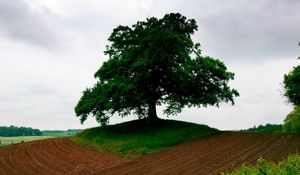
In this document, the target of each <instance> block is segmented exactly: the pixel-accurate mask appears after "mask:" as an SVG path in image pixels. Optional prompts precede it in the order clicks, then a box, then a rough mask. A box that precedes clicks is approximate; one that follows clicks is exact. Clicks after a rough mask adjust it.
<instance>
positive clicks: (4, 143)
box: [0, 136, 53, 146]
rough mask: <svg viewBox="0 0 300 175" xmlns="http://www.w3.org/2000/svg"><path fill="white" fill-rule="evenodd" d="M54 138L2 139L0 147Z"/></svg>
mask: <svg viewBox="0 0 300 175" xmlns="http://www.w3.org/2000/svg"><path fill="white" fill-rule="evenodd" d="M49 138H53V137H52V136H17V137H0V141H1V144H0V146H7V145H11V144H16V143H22V142H30V141H34V140H42V139H49Z"/></svg>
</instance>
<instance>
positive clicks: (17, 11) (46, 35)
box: [0, 0, 61, 49]
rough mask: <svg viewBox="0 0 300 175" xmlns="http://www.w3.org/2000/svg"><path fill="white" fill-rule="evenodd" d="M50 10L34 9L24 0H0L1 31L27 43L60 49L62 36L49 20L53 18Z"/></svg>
mask: <svg viewBox="0 0 300 175" xmlns="http://www.w3.org/2000/svg"><path fill="white" fill-rule="evenodd" d="M48 12H49V11H47V9H46V8H45V9H43V11H37V10H34V9H32V8H31V7H30V6H29V5H28V4H27V3H26V2H24V1H22V0H9V1H7V0H0V24H1V28H0V31H1V30H2V32H3V33H4V34H5V35H7V36H8V37H10V38H13V39H17V40H20V41H23V42H25V43H30V44H34V45H35V46H39V47H43V48H47V49H58V48H60V47H61V42H60V36H59V33H57V31H54V30H53V26H52V27H51V26H50V24H49V21H47V18H51V14H47V13H48ZM45 13H46V16H45Z"/></svg>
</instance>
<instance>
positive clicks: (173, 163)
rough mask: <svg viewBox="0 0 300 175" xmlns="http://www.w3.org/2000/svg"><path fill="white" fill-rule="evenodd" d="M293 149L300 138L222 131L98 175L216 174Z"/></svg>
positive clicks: (298, 145) (299, 148) (277, 157)
mask: <svg viewBox="0 0 300 175" xmlns="http://www.w3.org/2000/svg"><path fill="white" fill-rule="evenodd" d="M297 151H300V137H296V136H291V135H277V134H259V133H237V132H223V133H222V134H219V135H216V136H211V137H207V138H204V139H198V140H194V141H191V142H188V143H185V144H181V145H179V146H175V147H173V148H170V149H167V150H165V151H162V152H159V153H155V154H152V155H149V156H145V157H143V158H140V159H137V160H135V161H132V162H128V163H124V164H121V165H119V166H117V167H113V168H108V169H105V170H102V171H100V172H98V174H103V175H114V174H118V175H124V174H130V175H137V174H138V175H141V174H151V175H153V174H172V175H175V174H178V175H179V174H180V175H183V174H184V175H195V174H197V175H202V174H203V175H208V174H220V173H221V172H226V171H230V170H232V169H233V168H235V167H238V166H240V165H241V163H242V162H248V163H255V162H256V160H257V159H258V158H259V157H261V156H262V157H264V158H265V159H267V160H270V161H274V162H278V161H279V160H281V159H283V158H286V157H287V155H288V154H291V153H296V152H297Z"/></svg>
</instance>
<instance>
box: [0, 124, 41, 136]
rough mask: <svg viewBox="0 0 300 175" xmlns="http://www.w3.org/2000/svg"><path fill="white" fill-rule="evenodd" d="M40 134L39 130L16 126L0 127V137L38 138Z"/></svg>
mask: <svg viewBox="0 0 300 175" xmlns="http://www.w3.org/2000/svg"><path fill="white" fill-rule="evenodd" d="M40 135H42V132H41V131H40V130H39V129H32V128H30V127H17V126H0V136H6V137H10V136H40Z"/></svg>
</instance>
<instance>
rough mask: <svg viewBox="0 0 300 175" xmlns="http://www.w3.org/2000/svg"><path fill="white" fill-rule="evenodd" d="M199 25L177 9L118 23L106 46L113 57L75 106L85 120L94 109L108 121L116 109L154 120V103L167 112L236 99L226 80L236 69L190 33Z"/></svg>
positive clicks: (155, 117) (229, 78) (167, 113)
mask: <svg viewBox="0 0 300 175" xmlns="http://www.w3.org/2000/svg"><path fill="white" fill-rule="evenodd" d="M197 28H198V27H197V24H196V21H195V20H194V19H187V18H186V17H184V16H182V15H181V14H179V13H170V14H166V15H165V16H164V17H163V18H162V19H157V18H155V17H152V18H148V19H147V20H146V21H138V22H137V23H136V24H134V25H132V26H131V27H129V26H118V27H117V28H115V29H114V30H113V32H112V34H111V35H110V37H109V39H108V40H109V41H110V44H109V45H108V46H107V47H106V51H105V54H106V55H108V56H109V59H108V60H107V61H106V62H104V63H103V64H102V66H101V67H100V68H99V70H98V71H97V72H96V73H95V75H94V77H95V78H96V79H97V83H96V84H95V85H94V87H92V88H88V89H86V90H85V91H84V92H83V95H82V97H81V99H80V100H79V102H78V104H77V106H76V107H75V113H76V115H77V116H78V117H80V120H81V122H84V121H85V120H86V119H87V117H88V116H89V114H92V115H93V116H95V118H96V120H97V121H98V122H100V123H101V124H104V123H106V122H107V121H108V119H109V117H110V116H112V115H113V114H115V113H116V114H119V115H121V116H127V115H129V114H136V115H137V116H138V117H139V118H147V119H149V121H155V120H156V119H157V114H156V106H157V105H162V104H165V105H166V108H165V110H164V113H165V114H166V115H174V114H177V113H179V112H181V110H182V108H184V107H185V106H188V107H192V106H195V107H202V106H204V107H206V106H208V105H215V106H218V105H219V103H220V102H231V103H232V104H234V99H233V98H234V97H235V96H238V95H239V94H238V92H237V91H236V90H235V89H231V88H230V87H229V86H228V82H229V81H230V80H232V79H233V78H234V73H232V72H229V71H227V68H226V66H225V65H224V63H223V62H221V61H220V60H218V59H214V58H211V57H209V56H202V55H201V50H200V44H199V43H194V42H193V40H192V37H191V35H192V34H193V33H194V32H195V31H197Z"/></svg>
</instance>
